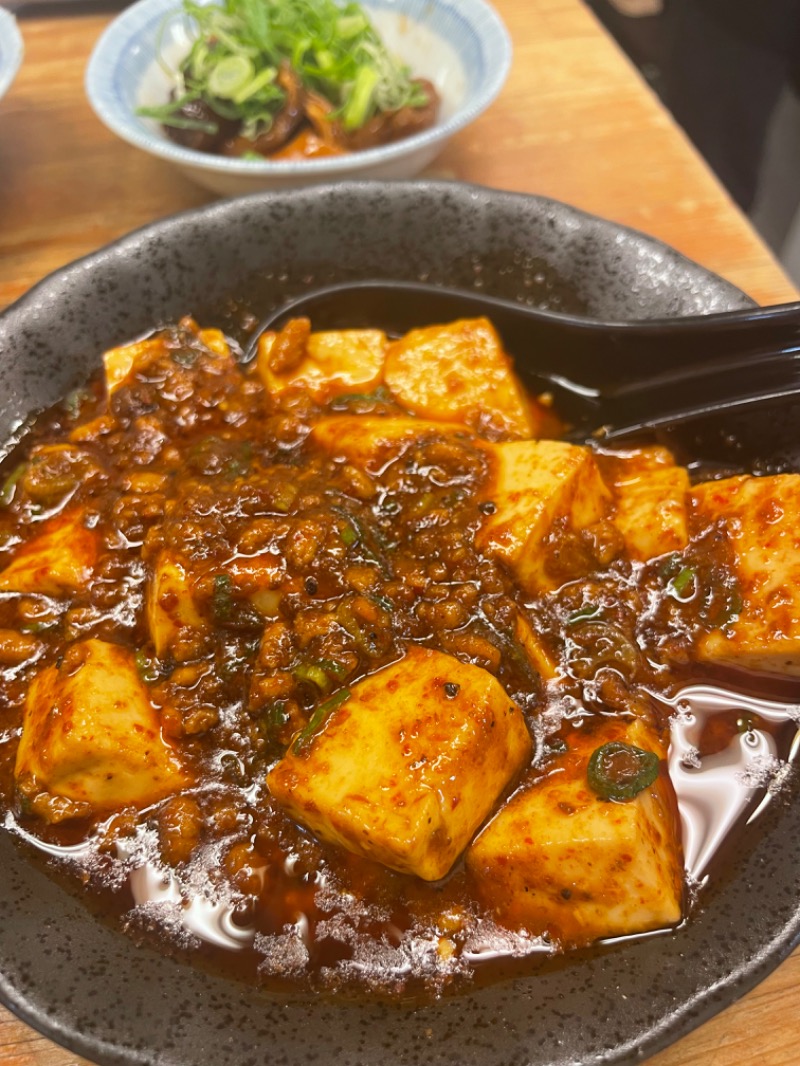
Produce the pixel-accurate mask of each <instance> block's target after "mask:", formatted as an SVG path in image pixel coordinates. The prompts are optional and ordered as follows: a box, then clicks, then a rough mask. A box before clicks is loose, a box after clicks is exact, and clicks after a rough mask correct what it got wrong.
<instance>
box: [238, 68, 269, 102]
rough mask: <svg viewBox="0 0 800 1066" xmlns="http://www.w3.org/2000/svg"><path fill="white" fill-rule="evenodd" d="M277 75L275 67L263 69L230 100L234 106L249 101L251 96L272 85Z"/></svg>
mask: <svg viewBox="0 0 800 1066" xmlns="http://www.w3.org/2000/svg"><path fill="white" fill-rule="evenodd" d="M277 73H278V71H277V69H276V68H275V67H265V68H264V69H263V70H260V71H259V72H258V74H256V76H255V77H254V78H251V80H250V81H249V82H248V83H247V84H246V85H244V86H243V87H242V88H241V89H240V90H239V91H238V92H237V93H236V95H235V96H232V97H231V99H232V100H233V102H234V103H235V104H243V103H244V102H245V100H249V99H250V97H251V96H255V95H256V93H259V92H261V90H262V89H263V88H264V87H265V86H267V85H272V84H273V83H274V81H275V75H276V74H277Z"/></svg>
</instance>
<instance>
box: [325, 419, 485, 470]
mask: <svg viewBox="0 0 800 1066" xmlns="http://www.w3.org/2000/svg"><path fill="white" fill-rule="evenodd" d="M458 434H465V435H467V436H468V437H469V436H471V434H470V433H469V430H467V428H466V427H465V426H459V425H454V424H452V423H449V424H448V423H446V422H431V421H429V420H428V419H423V418H381V417H378V416H374V415H332V416H331V417H329V418H321V419H320V420H319V421H318V422H317V423H316V425H315V426H314V428H313V430H312V431H311V439H312V440H313V441H314V442H315V443H316V444H317V445H319V447H320V448H322V449H323V450H324V451H326V452H328V454H329V455H334V456H342V457H343V458H345V459H347V460H348V461H349V462H351V463H353V464H354V465H355V466H358V467H360V468H361V469H362V470H367V471H374V472H377V471H379V470H380V469H381V468H382V467H383V466H384V465H385V464H386V463H387V462H388V461H389V460H391V459H394V458H396V457H397V456H398V455H400V454H402V452H403V451H404V450H405V448H407V447H408V446H409V445H412V444H414V443H421V442H424V441H426V440H437V439H438V440H441V439H442V437H448V436H450V437H452V436H453V435H458Z"/></svg>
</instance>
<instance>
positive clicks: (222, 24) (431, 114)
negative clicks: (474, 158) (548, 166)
mask: <svg viewBox="0 0 800 1066" xmlns="http://www.w3.org/2000/svg"><path fill="white" fill-rule="evenodd" d="M182 12H183V14H184V15H185V16H186V17H187V18H188V19H189V20H190V22H191V24H192V25H193V28H194V33H195V39H194V41H193V43H192V47H191V49H190V50H189V53H188V54H187V55H186V56H185V57H184V58H183V59H182V60H181V62H180V63H179V64H178V67H177V69H176V70H175V71H170V75H171V77H172V80H173V82H174V85H173V88H172V92H171V96H170V99H169V101H167V102H165V103H164V104H160V105H157V106H155V107H140V108H139V109H138V111H137V114H140V115H144V116H145V117H149V118H155V119H158V120H159V121H160V122H161V123H162V126H163V129H164V132H165V133H166V134H167V136H168V137H170V138H171V139H172V140H173V141H176V142H177V143H178V144H180V145H183V146H184V147H186V148H192V149H194V150H196V151H200V152H212V153H215V154H218V155H226V156H239V157H242V158H253V159H256V160H258V159H263V158H272V159H308V158H314V157H320V156H331V155H341V154H343V153H346V152H353V151H358V150H359V149H363V148H374V147H377V146H378V145H382V144H388V143H390V142H392V141H397V140H402V139H403V138H404V137H410V136H411V135H412V134H415V133H420V132H421V131H422V130H425V129H427V128H428V127H430V126H432V125H433V124H434V122H435V121H436V117H437V113H438V110H439V94H438V93H437V91H436V88H435V86H434V85H433V84H432V82H430V81H427V80H426V79H423V78H414V77H412V76H411V73H410V72H409V70H408V68H407V67H406V66H405V65H404V64H403V63H401V62H400V61H399V60H398V59H397V58H396V57H395V56H393V55H392V54H391V52H390V51H389V49H388V48H387V46H386V44H385V43H384V41H383V40H382V38H381V37H380V36H379V34H378V33H377V31H376V30H375V28H374V27H373V25H372V22H371V21H370V19H369V17H368V15H367V14H366V12H365V11H364V10H363V8H362V7H361V5H360V4H358V3H354V2H350V3H346V4H343V5H340V4H339V3H336V2H335V0H224V2H223V3H222V4H219V5H218V4H213V3H197V2H195V0H183V5H182ZM158 60H159V63H160V64H161V66H162V67H163V68H164V69H165V70H166V69H168V64H167V62H166V60H165V58H164V57H163V56H159V57H158Z"/></svg>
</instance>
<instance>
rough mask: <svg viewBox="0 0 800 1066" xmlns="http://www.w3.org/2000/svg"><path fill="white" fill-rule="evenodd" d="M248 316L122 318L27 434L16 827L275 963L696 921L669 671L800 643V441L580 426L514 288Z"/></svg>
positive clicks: (98, 876) (144, 917)
mask: <svg viewBox="0 0 800 1066" xmlns="http://www.w3.org/2000/svg"><path fill="white" fill-rule="evenodd" d="M238 352H239V349H238V348H237V346H236V345H235V343H234V342H232V341H230V340H229V339H228V338H226V337H225V336H224V335H223V334H222V333H221V332H220V331H218V330H215V329H207V328H200V327H199V326H198V325H197V324H196V323H195V322H194V321H193V320H191V319H185V320H183V321H182V322H180V323H179V324H178V325H176V326H174V327H170V328H166V329H162V330H160V331H159V332H157V333H155V334H154V335H152V336H149V337H147V338H146V339H144V340H140V341H138V342H135V343H132V344H129V345H127V346H125V347H120V348H117V349H114V350H112V351H108V352H106V354H105V356H104V374H103V376H102V378H98V380H97V381H95V382H93V383H92V384H91V385H90V386H89V387H87V388H86V389H82V390H78V391H77V392H76V393H74V394H72V395H70V396H69V397H68V398H67V399H66V400H65V401H64V403H62V404H60V405H59V406H58V407H56V408H54V409H52V410H51V411H49V412H47V413H46V414H44V415H42V416H41V417H40V418H39V419H38V420H37V422H36V424H35V426H34V427H33V429H32V430H31V432H30V433H29V434H28V435H27V436H26V439H25V441H24V442H23V443H22V444H20V445H19V446H18V447H17V449H16V450H15V451H14V452H12V454H11V456H10V457H9V459H8V460H7V462H6V469H5V480H4V484H3V488H2V499H1V500H0V502H1V503H2V507H0V538H1V544H2V549H1V550H2V554H1V555H0V565H1V568H0V686H2V703H1V704H0V786H1V787H2V802H3V805H4V807H5V812H6V813H5V823H6V825H7V827H9V828H10V829H12V831H14V832H16V833H17V834H18V835H19V836H20V837H21V838H23V839H24V840H26V841H27V842H28V843H29V844H33V845H34V846H35V847H37V848H38V849H40V850H42V851H44V852H46V853H47V854H48V855H49V856H51V859H52V861H53V862H54V863H55V865H57V866H58V867H60V868H61V869H63V870H64V871H66V872H67V874H68V875H70V876H71V875H77V877H78V878H79V880H80V882H81V883H82V884H83V886H84V890H85V891H86V892H87V893H90V894H92V895H93V896H94V895H95V894H97V895H98V898H101V899H103V900H105V901H106V902H107V904H108V908H109V909H110V910H112V911H114V912H115V913H116V915H117V917H118V919H119V920H120V921H121V922H122V924H123V925H124V927H125V928H126V929H127V931H128V932H130V933H131V934H132V935H134V936H136V937H140V938H143V939H145V938H146V939H148V940H157V941H158V942H159V943H160V944H162V945H164V946H166V947H167V948H168V949H169V950H175V951H178V952H180V953H183V954H186V955H188V956H195V957H198V958H201V957H203V958H204V957H205V956H206V955H213V956H214V958H215V960H216V962H217V964H218V965H219V966H221V967H223V968H225V969H228V970H233V971H235V972H237V973H238V974H240V975H242V976H246V977H247V978H248V979H251V980H254V981H259V982H262V983H264V984H266V985H267V986H269V987H276V986H277V987H286V986H287V985H288V986H292V987H299V988H306V989H314V990H323V991H332V990H356V991H360V992H369V993H370V994H381V993H383V994H387V993H392V994H397V993H408V994H413V993H416V992H419V991H422V992H423V993H425V994H433V995H436V994H439V993H440V992H441V991H442V990H444V989H445V988H448V987H451V986H452V987H460V986H462V985H464V984H465V983H468V982H470V981H472V980H473V979H474V978H475V975H476V973H479V972H480V971H481V969H482V968H483V971H484V972H489V973H491V972H495V971H492V966H493V965H494V966H495V967H497V965H498V964H499V963H503V962H504V961H507V960H510V959H518V958H520V957H526V956H530V955H536V954H542V953H544V954H552V953H557V952H561V951H565V950H568V949H572V948H576V947H582V946H586V945H589V944H592V943H594V942H596V941H603V940H607V939H609V938H615V937H621V936H625V935H629V934H637V933H643V932H648V931H653V930H663V929H670V928H673V927H675V926H676V925H677V924H679V923H680V922H681V921H682V920H683V918H684V917H685V916H686V914H687V910H688V909H689V907H690V900H691V898H692V889H693V887H694V884H693V880H692V877H687V874H686V871H685V863H684V853H683V847H682V837H681V822H680V818H679V810H678V804H677V801H676V793H675V787H674V783H673V778H672V776H671V774H670V763H669V760H668V756H669V748H670V723H671V720H674V717H675V713H676V694H679V693H680V691H681V689H682V687H684V686H685V685H687V684H688V683H691V682H696V681H697V679H703V678H707V677H710V678H715V679H717V680H719V678H720V677H725V676H727V675H726V672H731V676H735V677H741V676H744V672H750V673H752V672H753V671H757V672H763V673H770V674H774V675H781V674H788V675H796V674H798V673H800V625H799V624H798V622H797V618H798V617H799V616H798V609H800V580H798V579H799V578H800V539H798V533H797V530H798V528H800V476H798V475H795V474H781V475H776V476H766V477H754V476H750V475H741V476H735V477H729V478H724V479H722V480H715V481H706V482H700V483H694V484H692V483H691V479H690V475H689V471H688V470H687V469H686V468H685V467H683V466H680V465H678V464H677V463H676V461H675V460H674V458H673V456H672V455H671V454H670V453H669V451H668V450H667V449H666V448H664V447H662V446H659V445H656V444H650V445H643V446H641V447H631V448H627V449H624V450H618V451H611V450H608V449H604V448H603V447H601V446H583V445H576V444H571V443H567V442H565V441H563V440H559V439H558V437H559V434H560V433H561V430H562V428H563V427H562V426H561V424H560V423H559V421H558V418H557V417H556V415H555V414H554V412H553V411H552V409H551V407H550V405H549V404H548V400H547V397H538V398H533V397H531V396H529V395H527V394H526V392H525V390H524V389H523V387H522V385H521V384H520V382H519V381H518V380H517V378H516V376H515V374H514V370H513V366H512V363H511V360H510V359H509V357H508V356H507V355H506V354H505V352H504V351H503V348H502V345H501V342H500V340H499V338H498V336H497V334H496V332H495V331H494V329H493V327H492V325H491V324H490V323H489V322H488V321H486V320H483V319H478V320H462V321H458V322H453V323H449V324H445V325H441V326H436V327H430V328H426V329H419V330H414V331H412V332H410V333H408V334H407V335H405V336H403V337H400V338H394V339H392V338H388V337H387V336H386V335H384V334H383V333H381V332H380V331H377V330H350V331H341V332H313V331H312V328H311V324H310V323H309V322H308V321H307V320H305V319H297V320H293V321H291V322H289V323H288V324H287V325H286V326H285V327H284V328H283V330H282V331H281V332H278V333H265V334H263V335H262V336H261V338H260V341H259V348H258V356H257V359H255V360H253V361H252V362H251V363H245V362H243V361H242V360H241V359H240V358H238V357H237V353H238ZM731 706H732V707H733V706H734V704H731ZM757 728H763V729H764V730H765V731H766V733H767V734H769V733H770V730H771V731H772V732H773V733H774V732H775V728H774V727H773V726H770V725H769V723H765V722H762V721H760V720H758V719H757V717H756V716H754V715H752V714H751V715H750V717H749V718H747V719H746V721H743V719H742V716H741V715H737V714H735V713H729V714H728V713H721V714H719V715H717V716H715V717H713V718H711V719H709V721H708V722H706V723H705V725H703V724H702V723H700V726H698V728H697V730H696V735H695V737H694V740H693V746H692V747H691V751H690V752H689V755H688V758H689V759H690V761H691V759H694V760H695V763H696V764H697V765H700V764H701V763H702V761H703V759H704V758H710V759H713V758H714V757H715V756H716V754H717V753H719V752H720V751H722V750H723V749H725V748H726V747H727V746H729V745H730V744H731V743H735V740H736V737H737V736H739V735H741V734H742V733H747V732H751V731H753V730H755V729H757ZM684 755H686V752H684ZM690 873H691V871H690ZM496 972H497V973H499V972H500V970H499V969H497V970H496Z"/></svg>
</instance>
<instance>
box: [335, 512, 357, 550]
mask: <svg viewBox="0 0 800 1066" xmlns="http://www.w3.org/2000/svg"><path fill="white" fill-rule="evenodd" d="M339 536H340V537H341V538H342V543H343V544H344V546H345V547H346V548H352V547H353V545H354V544H355V543H356V541H357V540H358V533H357V532H356V529H355V526H354V525H353V522H352V520H351V519H350V518H349V516H348V520H347V522H346V523H345V524H344V525H342V526H339Z"/></svg>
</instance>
